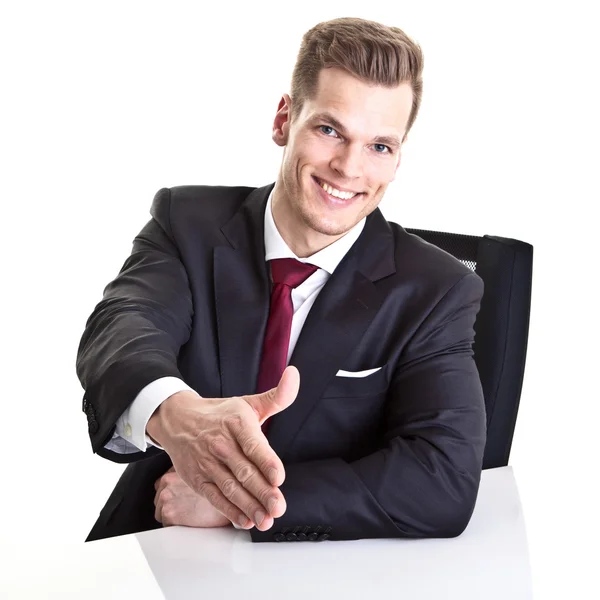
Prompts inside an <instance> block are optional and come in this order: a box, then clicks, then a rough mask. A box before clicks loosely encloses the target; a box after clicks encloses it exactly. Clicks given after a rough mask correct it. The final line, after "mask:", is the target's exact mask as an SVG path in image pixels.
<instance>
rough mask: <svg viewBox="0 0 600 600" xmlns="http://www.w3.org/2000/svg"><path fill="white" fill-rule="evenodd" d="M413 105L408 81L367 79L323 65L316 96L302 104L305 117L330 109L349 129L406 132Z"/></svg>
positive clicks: (312, 117)
mask: <svg viewBox="0 0 600 600" xmlns="http://www.w3.org/2000/svg"><path fill="white" fill-rule="evenodd" d="M411 108H412V89H411V87H410V84H409V83H402V84H400V85H399V86H396V87H394V88H386V87H383V86H380V85H373V84H368V83H365V82H363V81H361V80H359V79H357V78H356V77H354V76H353V75H350V74H349V73H347V72H346V71H343V70H342V69H337V68H328V69H321V72H320V73H319V79H318V85H317V90H316V93H315V95H314V98H311V99H308V100H307V101H306V102H305V105H304V107H303V111H302V112H303V113H304V117H305V118H304V119H303V120H304V121H306V122H308V121H313V120H314V118H315V117H317V116H318V115H319V114H322V113H324V112H327V113H329V114H331V115H333V116H335V117H336V119H337V120H338V121H339V122H341V123H342V124H343V125H344V126H345V128H347V129H348V130H349V131H354V132H357V135H359V134H360V133H361V132H363V133H364V134H365V135H388V134H396V135H400V136H402V135H404V132H405V129H406V125H407V122H408V117H409V116H410V111H411Z"/></svg>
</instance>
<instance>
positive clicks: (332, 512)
mask: <svg viewBox="0 0 600 600" xmlns="http://www.w3.org/2000/svg"><path fill="white" fill-rule="evenodd" d="M273 186H274V184H270V185H267V186H265V187H262V188H250V187H225V186H215V187H210V186H186V187H176V188H171V189H162V190H160V191H159V192H158V193H157V195H156V197H155V198H154V201H153V204H152V207H151V211H150V212H151V215H152V219H151V220H150V221H149V222H148V223H147V225H146V226H145V227H144V228H143V229H142V231H141V232H140V233H139V235H138V236H137V237H136V238H135V240H134V242H133V250H132V253H131V255H130V256H129V257H128V258H127V260H126V262H125V264H124V265H123V267H122V269H121V271H120V273H119V275H118V276H117V277H116V279H114V280H113V281H112V282H111V283H109V284H108V285H107V286H106V288H105V290H104V296H103V299H102V301H101V302H100V303H99V304H98V305H97V306H96V308H95V309H94V311H93V313H92V315H91V316H90V317H89V319H88V321H87V324H86V327H85V331H84V333H83V336H82V339H81V343H80V346H79V349H78V354H77V374H78V377H79V379H80V381H81V383H82V385H83V388H84V389H85V395H84V400H83V410H84V411H85V412H86V414H87V417H88V427H89V432H90V436H91V441H92V447H93V450H94V452H97V453H98V454H99V455H100V456H103V457H105V458H108V459H110V460H113V461H116V462H129V463H131V464H129V465H128V467H127V468H126V470H125V471H124V473H123V475H122V477H121V479H120V480H119V482H118V484H117V486H116V488H115V490H114V492H113V494H112V495H111V497H110V498H109V500H108V502H107V503H106V506H105V507H104V509H103V510H102V512H101V514H100V518H99V519H98V521H97V523H96V525H95V526H94V529H93V530H92V532H91V534H90V537H89V538H88V539H98V538H100V537H109V536H112V535H120V534H124V533H131V532H136V531H142V530H146V529H151V528H155V527H159V526H160V525H159V523H157V522H156V521H155V520H154V517H153V514H154V505H153V498H154V493H155V492H154V487H153V485H154V481H155V480H156V479H157V478H158V477H160V476H161V475H162V474H163V473H164V472H165V471H167V470H168V469H169V468H170V466H171V462H170V460H169V457H168V456H167V455H166V453H165V452H163V451H161V450H159V449H158V448H155V447H152V448H150V449H149V450H148V451H147V452H145V453H142V452H137V453H134V454H125V455H119V454H115V453H112V452H109V451H107V450H105V449H104V448H103V446H104V444H105V443H106V442H107V440H108V439H110V437H111V435H112V433H113V431H114V428H115V423H116V421H117V419H118V418H119V416H120V415H121V413H122V412H123V411H124V410H125V409H126V408H127V406H128V405H129V404H130V403H131V402H132V400H133V399H134V398H135V397H136V395H137V394H138V392H139V391H140V390H141V389H142V388H143V387H144V386H146V385H147V384H149V383H150V382H152V381H154V380H155V379H157V378H159V377H164V376H174V377H180V378H182V379H183V380H184V381H185V382H186V383H187V384H188V385H189V386H190V387H192V388H193V389H195V390H196V391H197V392H198V393H199V394H200V395H202V396H205V397H230V396H236V395H242V394H252V393H254V392H255V390H256V381H257V375H258V369H259V361H260V355H261V349H262V342H263V336H264V332H265V328H266V324H267V318H268V314H269V299H270V281H269V276H268V271H267V264H266V263H265V248H264V223H263V218H264V211H265V207H266V202H267V198H268V195H269V193H270V192H271V190H272V188H273ZM482 294H483V281H482V280H481V278H480V277H479V276H478V275H476V274H475V273H474V272H472V271H471V270H470V269H469V268H468V267H466V266H465V265H463V264H462V263H461V262H460V261H458V260H457V259H455V258H454V257H452V256H451V255H450V254H448V253H446V252H444V251H442V250H440V249H439V248H437V247H436V246H433V245H431V244H429V243H427V242H425V241H423V240H422V239H421V238H419V237H417V236H415V235H411V234H409V233H407V232H406V231H405V230H404V229H403V228H402V227H401V226H400V225H398V224H396V223H391V222H387V221H386V220H385V219H384V217H383V215H382V214H381V211H380V210H379V209H376V210H375V211H373V212H372V213H371V214H370V215H369V216H368V217H367V221H366V224H365V228H364V229H363V231H362V233H361V235H360V237H359V238H358V240H357V241H356V242H355V244H354V245H353V246H352V248H351V249H350V251H349V252H348V253H347V254H346V256H345V257H344V258H343V260H342V261H341V263H340V264H339V266H338V268H337V269H336V271H335V272H334V273H333V275H332V276H331V277H330V279H329V280H328V282H327V283H326V284H325V286H324V288H323V289H322V291H321V293H320V294H319V296H318V298H317V300H316V301H315V303H314V305H313V307H312V309H311V311H310V313H309V315H308V318H307V320H306V322H305V324H304V327H303V329H302V332H301V334H300V337H299V339H298V342H297V345H296V347H295V350H294V352H293V355H292V357H291V360H290V364H293V365H295V366H296V367H297V368H298V370H299V371H300V380H301V383H300V391H299V394H298V397H297V399H296V400H295V402H294V403H293V404H292V405H291V406H290V407H289V408H288V409H286V410H285V411H283V412H282V413H279V414H278V415H276V416H274V417H273V418H272V420H271V423H270V427H269V430H268V439H269V442H270V444H271V446H272V448H273V449H274V450H275V452H276V453H277V454H278V455H279V457H280V458H281V460H282V461H283V463H284V465H285V469H286V478H285V482H284V483H283V485H282V486H281V491H282V493H283V494H284V496H285V498H286V501H287V511H286V513H285V514H284V515H283V516H282V517H280V518H279V519H276V520H275V524H274V526H273V527H272V528H271V529H270V530H268V531H266V532H260V531H258V530H256V529H253V530H251V536H252V539H253V541H256V542H259V541H272V540H274V539H275V540H278V541H279V540H281V539H282V538H284V537H285V536H286V534H288V533H295V534H296V537H297V536H298V535H299V534H300V537H301V539H305V538H306V537H307V536H308V538H309V539H315V537H316V538H317V539H331V540H347V539H358V538H375V537H382V538H383V537H387V538H391V537H405V538H420V537H452V536H457V535H459V534H460V533H461V532H462V531H463V530H464V528H465V527H466V525H467V523H468V522H469V519H470V517H471V514H472V511H473V508H474V504H475V499H476V496H477V490H478V487H479V480H480V476H481V467H482V460H483V451H484V445H485V428H486V426H485V408H484V400H483V393H482V388H481V383H480V380H479V375H478V372H477V369H476V366H475V362H474V359H473V353H472V343H473V340H474V329H473V325H474V322H475V317H476V314H477V312H478V311H479V307H480V301H481V297H482ZM374 367H383V368H382V369H381V370H379V371H377V372H376V373H374V374H372V375H369V376H367V377H365V378H341V377H337V376H336V373H337V371H338V370H340V369H344V370H346V371H361V370H366V369H371V368H374ZM311 533H313V534H316V535H312V536H311V535H310V534H311ZM289 537H290V538H291V539H293V538H294V536H289Z"/></svg>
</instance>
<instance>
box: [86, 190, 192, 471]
mask: <svg viewBox="0 0 600 600" xmlns="http://www.w3.org/2000/svg"><path fill="white" fill-rule="evenodd" d="M170 205H171V194H170V190H168V189H162V190H160V191H159V192H158V193H157V194H156V196H155V198H154V201H153V203H152V207H151V210H150V213H151V215H152V219H151V220H150V221H149V222H148V223H147V224H146V225H145V226H144V228H143V229H142V230H141V232H140V233H139V234H138V235H137V236H136V237H135V239H134V241H133V248H132V251H131V255H130V256H129V257H128V258H127V260H126V261H125V263H124V265H123V267H122V268H121V270H120V272H119V274H118V276H117V277H116V278H115V279H114V280H113V281H111V282H110V283H109V284H108V285H107V286H106V287H105V289H104V293H103V298H102V300H101V301H100V302H99V303H98V304H97V306H96V307H95V309H94V311H93V312H92V314H91V315H90V317H89V318H88V320H87V323H86V325H85V330H84V332H83V335H82V338H81V341H80V344H79V348H78V351H77V360H76V370H77V376H78V378H79V380H80V382H81V385H82V386H83V388H84V390H85V394H84V398H83V410H84V412H85V413H86V415H87V419H88V430H89V433H90V439H91V443H92V449H93V451H94V452H97V453H98V454H99V455H100V456H103V457H104V458H108V459H110V460H113V461H115V462H133V461H135V460H139V459H141V458H146V457H148V456H151V455H153V454H157V453H159V452H162V451H161V450H159V449H158V448H155V447H153V448H150V449H149V450H148V451H147V452H134V453H130V454H118V453H116V452H113V451H110V450H108V449H106V448H104V446H105V445H106V443H107V442H108V441H109V440H110V439H111V437H112V435H113V432H114V431H115V425H116V422H117V420H118V419H119V417H120V416H121V415H122V414H123V412H124V411H125V409H126V408H127V407H128V406H129V405H130V404H131V403H132V402H133V400H134V398H136V396H137V395H138V393H139V392H140V391H141V390H142V389H143V388H144V387H146V386H147V385H148V384H149V383H151V382H152V381H155V380H157V379H160V378H162V377H177V378H179V379H183V378H182V376H181V374H180V372H179V369H178V366H177V357H178V354H179V350H180V348H181V346H182V345H183V344H185V343H186V342H187V340H188V339H189V337H190V333H191V327H192V316H193V305H192V297H191V291H190V287H189V281H188V277H187V273H186V270H185V268H184V265H183V263H182V262H181V259H180V256H179V252H178V249H177V244H176V242H175V239H174V237H173V234H172V232H171V227H170V218H169V217H170Z"/></svg>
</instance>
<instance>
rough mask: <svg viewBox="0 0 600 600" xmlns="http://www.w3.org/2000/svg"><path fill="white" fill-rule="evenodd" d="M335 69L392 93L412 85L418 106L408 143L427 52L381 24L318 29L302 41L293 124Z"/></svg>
mask: <svg viewBox="0 0 600 600" xmlns="http://www.w3.org/2000/svg"><path fill="white" fill-rule="evenodd" d="M331 67H337V68H340V69H344V70H345V71H347V72H348V73H350V74H351V75H354V76H355V77H357V78H358V79H361V80H362V81H364V82H366V83H370V84H376V85H382V86H385V87H389V88H392V87H397V86H398V85H400V84H401V83H405V82H409V83H410V85H411V88H412V92H413V102H412V109H411V111H410V116H409V118H408V124H407V127H406V132H405V134H404V139H403V140H402V141H403V142H404V140H405V139H406V136H407V135H408V132H409V131H410V129H411V127H412V126H413V123H414V122H415V119H416V118H417V113H418V111H419V106H420V105H421V97H422V95H423V52H422V50H421V47H420V46H419V45H418V44H417V43H416V42H414V41H413V40H411V39H410V38H409V37H408V36H407V35H406V34H405V33H404V31H402V30H401V29H399V28H398V27H389V26H387V25H383V24H381V23H377V22H376V21H367V20H365V19H358V18H354V17H343V18H340V19H332V20H331V21H323V22H322V23H319V24H317V25H315V26H314V27H312V28H311V29H309V30H308V31H307V32H306V33H305V34H304V35H303V36H302V44H301V45H300V50H299V52H298V57H297V59H296V64H295V66H294V71H293V73H292V85H291V93H290V97H291V99H292V115H291V118H292V120H295V119H297V118H298V116H299V115H300V112H301V111H302V106H303V105H304V101H305V100H307V99H309V98H314V96H315V94H316V91H317V83H318V79H319V73H320V72H321V69H327V68H331Z"/></svg>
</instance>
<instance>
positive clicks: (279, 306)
mask: <svg viewBox="0 0 600 600" xmlns="http://www.w3.org/2000/svg"><path fill="white" fill-rule="evenodd" d="M269 262H270V264H271V276H272V278H273V289H272V291H271V308H270V310H269V320H268V321H267V330H266V332H265V339H264V342H263V349H262V356H261V359H260V369H259V372H258V384H257V389H256V393H257V394H261V393H262V392H266V391H267V390H270V389H271V388H274V387H277V385H278V384H279V380H280V379H281V376H282V375H283V372H284V371H285V367H286V363H287V355H288V350H289V346H290V334H291V331H292V317H293V316H294V305H293V303H292V290H293V289H294V288H296V287H298V286H299V285H300V284H302V283H304V282H305V281H306V280H307V279H308V278H309V277H310V276H311V275H312V274H313V273H314V272H315V271H316V270H317V269H318V267H315V266H314V265H310V264H308V263H302V262H300V261H299V260H296V259H295V258H276V259H274V260H271V261H269ZM268 424H269V419H267V420H266V421H265V422H264V423H263V425H262V430H263V433H266V432H267V429H268Z"/></svg>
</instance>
